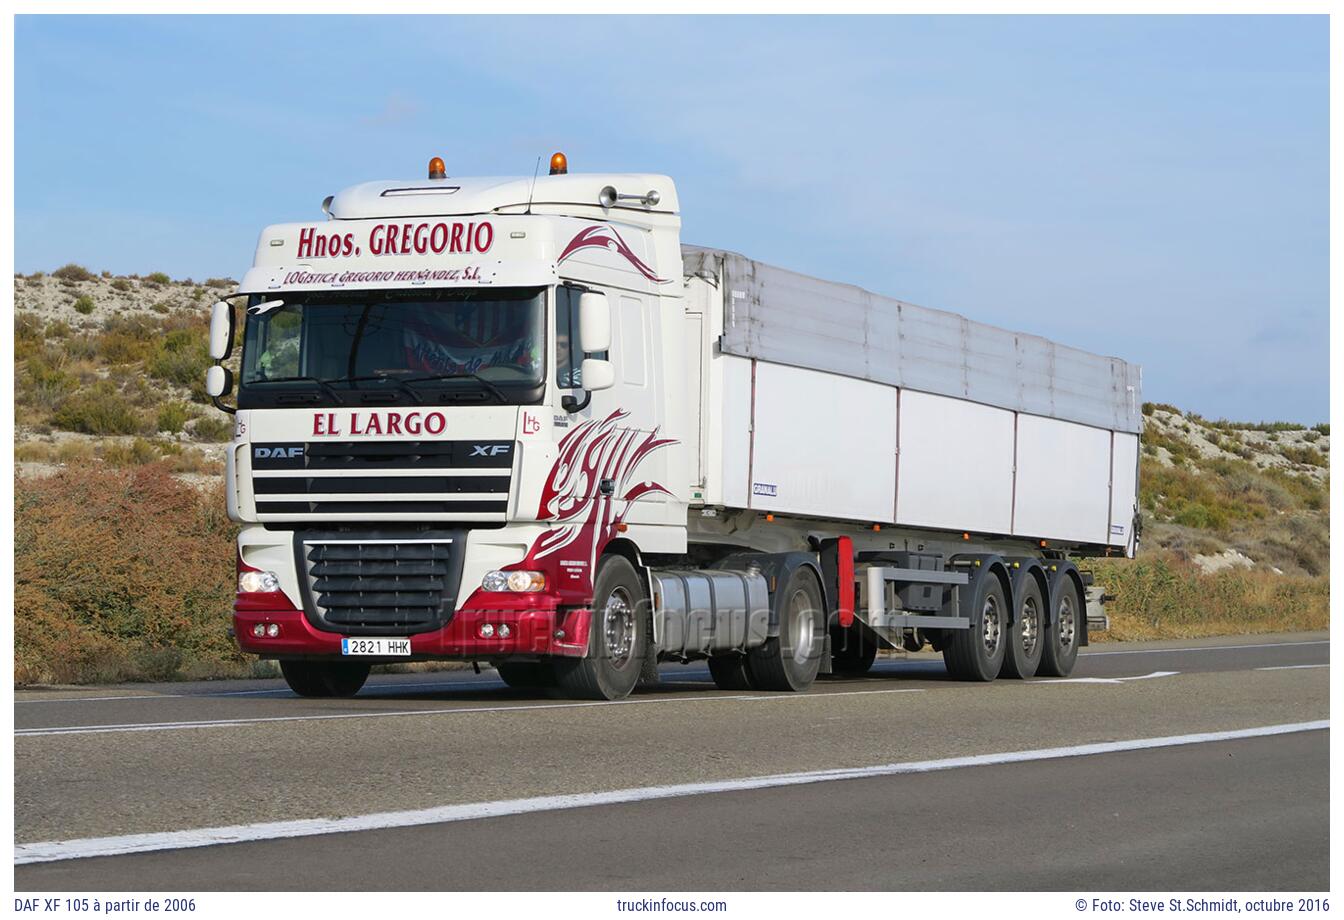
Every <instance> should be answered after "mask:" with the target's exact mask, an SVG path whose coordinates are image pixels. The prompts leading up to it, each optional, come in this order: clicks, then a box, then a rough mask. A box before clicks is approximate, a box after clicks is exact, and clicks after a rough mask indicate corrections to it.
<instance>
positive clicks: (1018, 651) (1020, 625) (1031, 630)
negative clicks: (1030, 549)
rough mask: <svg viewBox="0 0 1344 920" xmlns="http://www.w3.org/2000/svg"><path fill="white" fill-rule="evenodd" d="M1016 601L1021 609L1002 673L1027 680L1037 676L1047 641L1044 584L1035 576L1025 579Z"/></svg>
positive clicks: (1015, 619) (1015, 620) (1009, 635)
mask: <svg viewBox="0 0 1344 920" xmlns="http://www.w3.org/2000/svg"><path fill="white" fill-rule="evenodd" d="M1016 600H1017V612H1016V615H1015V616H1014V617H1013V626H1012V628H1011V629H1009V630H1008V648H1007V650H1006V651H1005V652H1004V655H1003V670H1002V671H1000V672H999V676H1000V677H1015V678H1017V679H1019V680H1025V679H1026V678H1029V677H1035V676H1036V671H1037V669H1038V668H1039V667H1040V665H1041V649H1042V646H1044V644H1045V642H1044V639H1045V629H1044V627H1045V605H1044V604H1043V603H1042V601H1041V586H1040V585H1038V584H1037V583H1036V579H1035V578H1033V577H1032V576H1031V575H1027V576H1025V577H1024V578H1023V579H1022V587H1021V589H1020V592H1019V597H1017V598H1016Z"/></svg>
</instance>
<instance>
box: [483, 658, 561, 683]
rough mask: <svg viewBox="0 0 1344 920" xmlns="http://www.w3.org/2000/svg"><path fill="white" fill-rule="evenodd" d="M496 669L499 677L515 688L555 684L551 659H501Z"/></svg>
mask: <svg viewBox="0 0 1344 920" xmlns="http://www.w3.org/2000/svg"><path fill="white" fill-rule="evenodd" d="M495 670H496V671H497V672H498V673H499V679H500V680H502V681H504V683H506V684H508V685H509V686H510V687H513V688H514V689H515V690H536V689H540V688H542V687H554V686H555V670H554V669H553V668H552V667H551V663H550V662H549V661H501V662H500V663H499V664H497V665H495Z"/></svg>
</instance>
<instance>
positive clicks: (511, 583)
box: [481, 570, 546, 592]
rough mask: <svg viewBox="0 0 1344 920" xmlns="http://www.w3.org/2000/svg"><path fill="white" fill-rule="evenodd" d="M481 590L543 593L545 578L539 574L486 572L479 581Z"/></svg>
mask: <svg viewBox="0 0 1344 920" xmlns="http://www.w3.org/2000/svg"><path fill="white" fill-rule="evenodd" d="M481 588H482V589H483V590H485V591H513V592H527V591H544V590H545V589H546V576H545V575H543V574H542V573H541V572H524V571H521V570H519V571H513V572H498V571H496V572H486V573H485V577H484V578H482V579H481Z"/></svg>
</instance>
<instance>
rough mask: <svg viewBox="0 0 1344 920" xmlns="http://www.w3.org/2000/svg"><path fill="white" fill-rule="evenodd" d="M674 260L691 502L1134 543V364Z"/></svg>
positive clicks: (728, 267) (879, 302)
mask: <svg viewBox="0 0 1344 920" xmlns="http://www.w3.org/2000/svg"><path fill="white" fill-rule="evenodd" d="M684 258H685V269H684V270H685V273H686V276H687V282H686V284H687V311H688V313H691V311H693V310H696V309H697V308H699V309H700V310H701V311H703V312H701V313H700V314H699V315H700V316H702V317H704V318H703V319H701V320H697V321H693V323H692V326H693V327H695V326H699V327H702V329H703V331H702V334H701V349H702V350H703V353H704V358H703V359H702V361H701V362H700V363H699V364H698V365H696V364H693V365H692V367H693V372H694V370H695V369H696V368H698V367H706V366H707V367H708V374H707V381H706V385H703V386H701V387H699V389H700V392H701V399H702V400H703V401H704V404H705V406H706V411H705V412H704V413H703V414H702V416H701V430H700V433H699V436H700V441H699V453H700V458H699V462H698V464H697V467H698V468H697V473H698V474H699V477H698V478H696V479H693V481H692V485H693V487H695V488H698V489H700V490H701V491H702V492H703V498H704V501H705V503H707V504H711V505H714V504H718V505H724V506H728V507H735V508H747V509H751V510H753V511H760V512H769V513H775V514H781V515H785V514H788V515H802V516H806V517H820V518H838V519H845V520H853V521H859V522H864V523H876V524H884V525H896V526H902V527H913V528H921V529H933V530H946V531H960V532H965V531H971V532H973V533H976V534H979V535H996V536H1002V537H1018V538H1025V539H1027V540H1036V541H1039V540H1046V541H1055V542H1059V543H1064V544H1070V545H1078V546H1084V545H1088V546H1096V547H1109V548H1113V549H1114V550H1116V551H1118V552H1120V553H1122V554H1124V555H1132V554H1133V550H1134V540H1135V534H1134V526H1133V524H1134V520H1135V514H1136V510H1137V477H1136V473H1137V468H1138V434H1139V430H1140V426H1141V418H1142V415H1141V413H1140V401H1139V391H1140V380H1139V370H1138V368H1137V367H1135V366H1133V365H1130V364H1126V363H1125V362H1123V361H1121V360H1119V359H1118V358H1103V357H1099V356H1095V355H1091V354H1088V353H1086V352H1081V351H1078V350H1076V349H1072V348H1067V347H1065V346H1062V345H1058V344H1056V343H1053V342H1049V341H1047V340H1045V339H1041V338H1038V337H1036V336H1030V335H1026V334H1023V333H1014V332H1009V331H1006V330H1002V329H998V328H995V327H992V326H987V325H984V324H981V323H975V322H972V321H970V320H967V319H965V318H963V317H960V316H957V315H955V314H951V313H945V312H942V311H939V310H930V309H928V308H925V307H919V306H915V305H913V304H908V303H903V302H901V301H898V300H893V299H890V298H884V297H880V296H878V295H875V294H871V293H869V292H867V291H863V290H861V289H859V288H856V287H853V286H850V285H843V284H835V283H831V282H825V281H819V280H817V279H813V278H808V277H806V276H802V275H798V274H795V273H793V272H788V271H786V270H783V269H778V268H774V267H772V266H768V265H764V264H762V263H759V262H752V261H750V260H748V259H745V258H743V257H742V256H739V255H736V254H733V253H725V252H716V251H711V250H704V249H697V248H694V247H686V248H685V253H684ZM692 315H695V314H692ZM692 387H693V388H695V381H692ZM716 441H717V443H716Z"/></svg>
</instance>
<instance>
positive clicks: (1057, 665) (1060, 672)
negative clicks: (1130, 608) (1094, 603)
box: [1036, 572, 1084, 677]
mask: <svg viewBox="0 0 1344 920" xmlns="http://www.w3.org/2000/svg"><path fill="white" fill-rule="evenodd" d="M1050 598H1051V606H1052V608H1053V609H1051V611H1050V625H1049V626H1048V627H1047V628H1046V630H1045V642H1044V643H1042V648H1041V666H1040V668H1039V669H1038V670H1037V672H1036V673H1038V674H1042V675H1044V676H1046V677H1068V676H1069V675H1070V674H1072V673H1073V666H1074V665H1075V664H1077V662H1078V638H1079V636H1078V632H1079V628H1080V627H1079V617H1081V616H1083V615H1084V614H1083V603H1082V599H1081V598H1080V597H1079V596H1078V586H1077V585H1075V584H1074V583H1073V579H1072V578H1070V577H1069V576H1068V575H1067V574H1066V573H1064V572H1061V573H1060V574H1059V575H1058V576H1057V577H1056V578H1055V581H1054V583H1053V584H1052V585H1051V586H1050Z"/></svg>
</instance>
